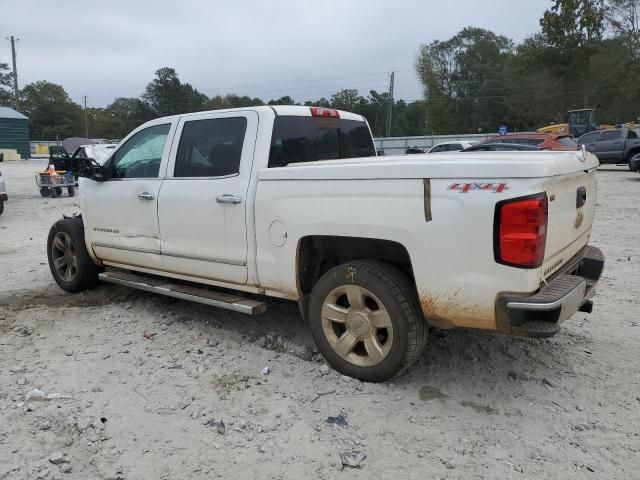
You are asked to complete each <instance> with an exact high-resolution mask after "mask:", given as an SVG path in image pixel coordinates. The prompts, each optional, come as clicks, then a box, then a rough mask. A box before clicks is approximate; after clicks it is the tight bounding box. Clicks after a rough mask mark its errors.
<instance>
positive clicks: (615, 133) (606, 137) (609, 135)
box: [602, 130, 622, 142]
mask: <svg viewBox="0 0 640 480" xmlns="http://www.w3.org/2000/svg"><path fill="white" fill-rule="evenodd" d="M620 138H622V131H621V130H607V131H606V132H602V141H603V142H606V141H610V140H619V139H620Z"/></svg>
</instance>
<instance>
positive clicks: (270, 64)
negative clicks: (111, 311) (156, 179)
mask: <svg viewBox="0 0 640 480" xmlns="http://www.w3.org/2000/svg"><path fill="white" fill-rule="evenodd" d="M550 4H551V2H550V1H549V0H455V1H432V0H273V1H266V0H265V1H258V0H233V1H222V0H209V1H205V0H202V1H197V0H180V1H173V2H167V1H161V0H156V1H150V0H136V1H134V0H128V1H121V0H101V1H93V0H64V1H58V2H53V1H37V0H17V1H15V0H12V1H10V0H0V12H2V13H1V15H0V35H1V37H2V44H1V47H0V62H7V63H9V64H10V63H11V49H10V45H9V42H8V41H6V40H4V37H8V36H10V35H14V36H16V37H18V38H20V41H19V42H18V43H17V50H18V82H19V85H20V87H23V86H24V85H26V84H27V83H30V82H33V81H36V80H48V81H51V82H54V83H59V84H61V85H63V86H64V87H65V89H66V90H67V92H68V93H69V95H70V96H71V98H72V99H73V100H74V101H76V102H78V103H80V101H81V97H82V96H83V95H87V96H88V102H89V106H104V105H107V104H108V103H110V102H111V101H112V100H113V99H114V98H116V97H137V96H139V95H140V94H141V93H142V92H143V90H144V87H145V85H146V84H147V83H148V82H149V81H150V80H151V79H152V78H153V76H154V72H155V71H156V70H157V69H158V68H160V67H163V66H170V67H174V68H175V69H176V70H177V72H178V74H179V76H180V79H181V80H182V81H183V82H189V83H191V84H192V85H193V86H194V87H195V88H197V89H198V90H200V91H201V92H203V93H205V94H207V95H209V96H212V95H217V94H226V93H237V94H240V95H250V96H252V97H253V96H258V97H260V98H262V99H264V100H269V99H271V98H279V97H281V96H283V95H287V94H289V95H291V96H292V97H294V99H296V100H297V101H304V100H306V99H317V98H319V97H321V96H324V97H330V96H331V94H332V93H334V92H335V91H337V90H339V89H341V88H356V89H358V90H359V92H360V93H361V94H363V95H367V94H368V92H369V90H371V89H375V90H378V91H384V90H386V89H387V88H388V77H389V74H388V72H390V71H392V70H393V71H395V72H396V88H395V92H396V94H395V97H396V98H403V99H406V100H415V99H419V98H421V96H422V94H421V86H420V83H419V81H418V80H417V78H416V74H415V70H414V62H415V58H416V55H417V52H418V48H419V46H420V45H421V44H424V43H429V42H431V41H433V40H436V39H440V40H444V39H447V38H449V37H451V36H452V35H454V34H455V33H457V32H458V31H459V30H461V29H462V28H464V27H465V26H476V27H482V28H487V29H490V30H493V31H494V32H496V33H499V34H503V35H506V36H508V37H511V38H513V39H514V40H516V41H518V40H522V39H523V38H525V37H527V36H529V35H531V34H533V33H535V32H536V31H537V30H538V29H539V27H538V19H539V18H540V17H541V16H542V13H543V12H544V10H545V9H546V8H548V7H549V6H550Z"/></svg>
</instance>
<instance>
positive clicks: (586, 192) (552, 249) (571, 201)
mask: <svg viewBox="0 0 640 480" xmlns="http://www.w3.org/2000/svg"><path fill="white" fill-rule="evenodd" d="M545 190H546V192H547V196H548V199H549V202H548V205H549V221H548V224H547V243H546V248H545V257H544V263H543V265H542V267H543V276H544V278H547V277H549V276H550V275H552V274H553V273H554V272H555V271H556V270H558V268H560V267H561V266H562V265H564V264H565V263H566V262H567V261H568V260H570V259H571V258H572V257H573V256H574V255H576V254H577V253H578V252H579V251H580V250H581V249H582V248H583V247H584V246H585V245H586V244H587V242H588V240H589V235H590V234H591V226H592V224H593V217H594V212H595V206H596V169H595V168H591V169H590V170H588V171H585V170H580V171H578V172H575V173H572V174H566V175H560V176H557V177H550V178H549V179H548V180H547V181H545Z"/></svg>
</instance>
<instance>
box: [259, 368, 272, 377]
mask: <svg viewBox="0 0 640 480" xmlns="http://www.w3.org/2000/svg"><path fill="white" fill-rule="evenodd" d="M270 373H271V367H264V368H263V369H262V370H260V375H262V376H263V377H266V376H267V375H269V374H270Z"/></svg>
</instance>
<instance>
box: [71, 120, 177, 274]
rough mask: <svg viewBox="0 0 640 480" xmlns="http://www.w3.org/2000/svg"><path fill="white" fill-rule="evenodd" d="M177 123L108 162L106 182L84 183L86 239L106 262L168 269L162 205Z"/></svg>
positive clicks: (131, 143)
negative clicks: (162, 242) (164, 264)
mask: <svg viewBox="0 0 640 480" xmlns="http://www.w3.org/2000/svg"><path fill="white" fill-rule="evenodd" d="M176 123H177V122H175V121H174V122H173V123H172V122H171V121H166V120H165V121H164V122H161V121H159V122H158V123H157V124H155V125H151V126H147V127H144V128H142V129H141V130H139V131H137V132H135V133H133V135H131V136H130V137H129V138H128V139H126V140H125V141H124V143H122V144H121V145H120V147H119V148H117V149H116V150H115V152H114V153H113V155H112V156H111V157H110V159H109V160H107V162H106V163H105V168H106V169H107V180H106V181H104V182H95V181H92V180H87V179H81V180H82V183H81V185H80V199H81V203H82V212H83V219H84V224H85V237H86V241H87V244H89V245H90V246H91V248H93V250H94V252H95V253H96V255H97V257H98V258H99V259H101V260H102V261H104V262H107V263H117V264H124V265H132V266H138V267H146V268H160V267H161V266H162V257H161V256H160V235H159V231H158V214H157V208H158V203H157V201H158V193H159V191H160V185H161V183H162V177H163V176H164V172H165V171H166V165H167V161H168V158H169V150H170V148H169V147H170V143H171V142H168V141H167V139H168V138H171V137H172V135H173V133H174V132H175V126H176Z"/></svg>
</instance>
